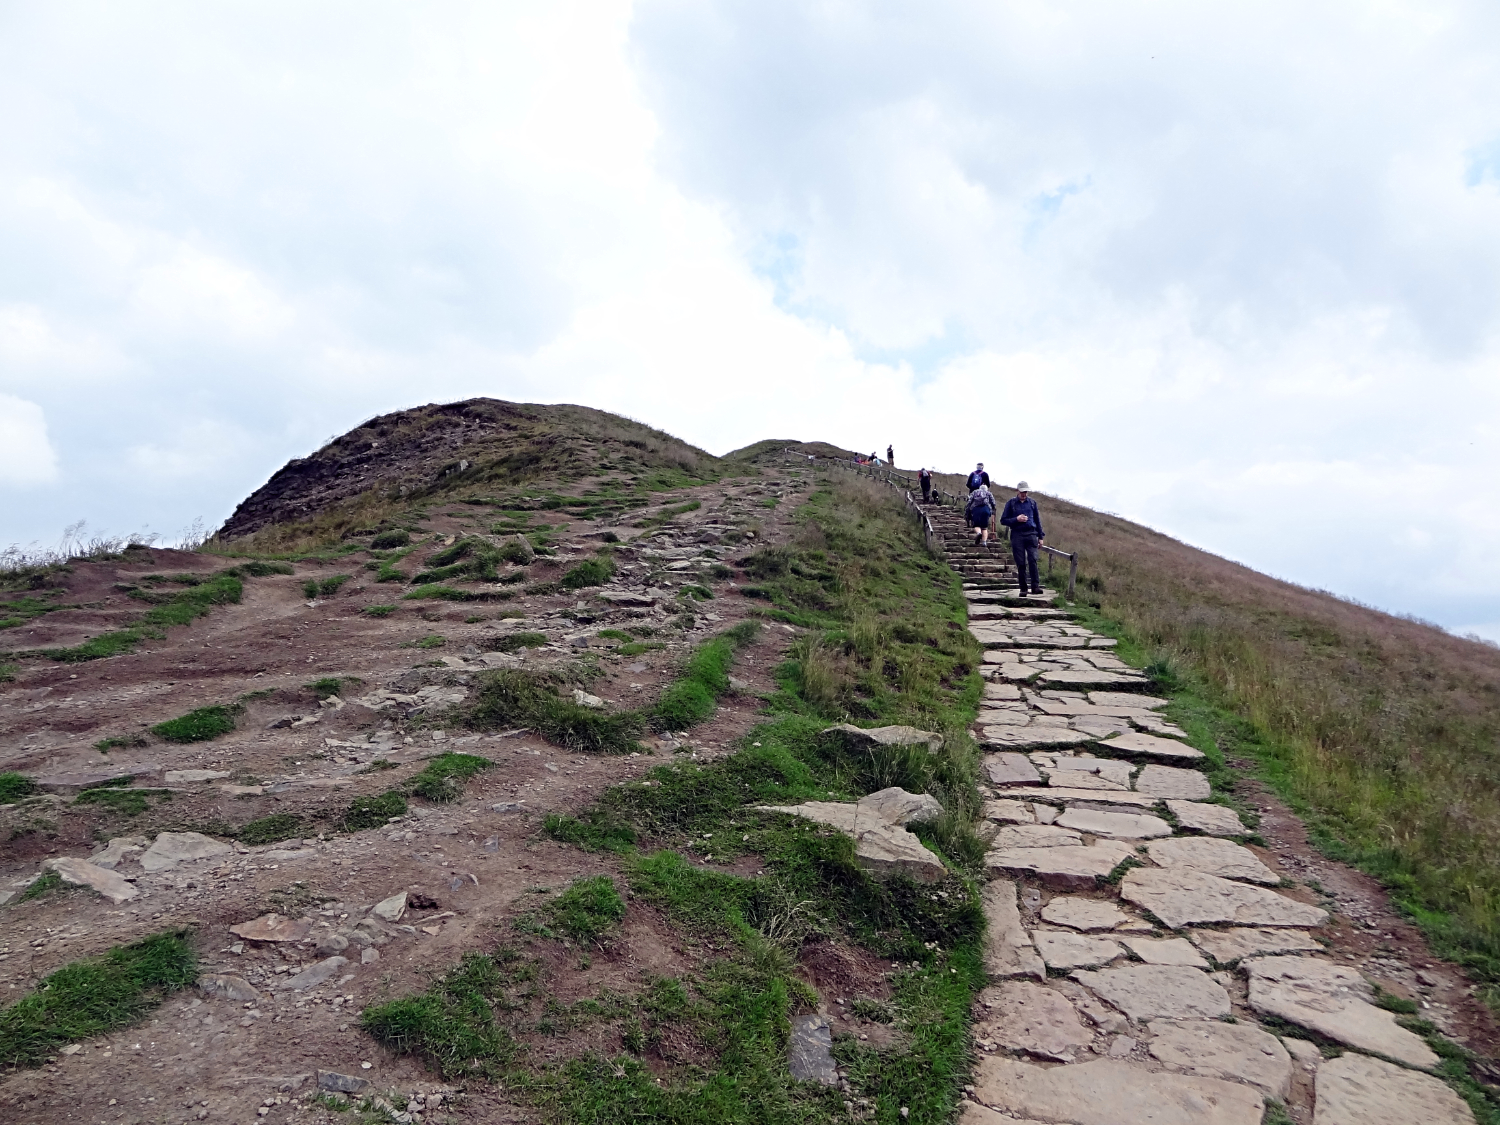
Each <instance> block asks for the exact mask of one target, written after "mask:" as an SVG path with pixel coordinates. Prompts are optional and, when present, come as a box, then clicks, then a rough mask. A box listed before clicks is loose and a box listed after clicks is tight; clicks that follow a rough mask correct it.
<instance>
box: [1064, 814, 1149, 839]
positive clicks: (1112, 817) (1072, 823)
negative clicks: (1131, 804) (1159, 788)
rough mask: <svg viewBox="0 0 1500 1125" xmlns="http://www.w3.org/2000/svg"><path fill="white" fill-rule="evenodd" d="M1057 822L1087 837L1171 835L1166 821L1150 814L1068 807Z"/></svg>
mask: <svg viewBox="0 0 1500 1125" xmlns="http://www.w3.org/2000/svg"><path fill="white" fill-rule="evenodd" d="M1057 823H1058V824H1060V825H1061V826H1062V827H1064V828H1072V829H1074V830H1075V831H1078V832H1087V833H1088V834H1089V835H1090V836H1111V837H1114V838H1116V839H1120V840H1146V839H1150V838H1152V837H1155V836H1170V835H1171V834H1172V826H1171V825H1170V824H1168V823H1167V822H1166V821H1165V820H1163V819H1162V818H1161V817H1159V816H1152V815H1151V814H1150V813H1115V812H1095V811H1094V810H1092V809H1080V808H1070V809H1069V810H1068V811H1067V812H1065V813H1063V814H1062V816H1060V817H1058V818H1057Z"/></svg>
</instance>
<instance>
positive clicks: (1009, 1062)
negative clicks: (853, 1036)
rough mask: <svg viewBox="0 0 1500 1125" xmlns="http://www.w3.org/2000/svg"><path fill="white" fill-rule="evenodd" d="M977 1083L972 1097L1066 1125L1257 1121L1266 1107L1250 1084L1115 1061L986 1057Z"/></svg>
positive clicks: (1246, 1124) (1253, 1124)
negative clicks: (1056, 1062) (1057, 1062)
mask: <svg viewBox="0 0 1500 1125" xmlns="http://www.w3.org/2000/svg"><path fill="white" fill-rule="evenodd" d="M974 1084H975V1089H974V1097H975V1098H976V1099H977V1100H978V1101H980V1102H982V1103H983V1104H985V1105H987V1106H989V1107H991V1108H993V1109H995V1110H997V1111H999V1112H1001V1113H1007V1114H1011V1115H1012V1116H1013V1117H1017V1118H1021V1119H1024V1120H1039V1121H1047V1122H1066V1123H1067V1125H1147V1123H1149V1125H1260V1119H1261V1114H1262V1112H1263V1110H1264V1102H1263V1101H1262V1099H1261V1096H1260V1094H1259V1093H1257V1092H1256V1091H1254V1090H1252V1089H1251V1088H1250V1087H1248V1086H1241V1085H1239V1084H1237V1083H1234V1082H1224V1081H1222V1080H1220V1079H1217V1078H1199V1077H1197V1076H1195V1075H1188V1074H1175V1073H1173V1072H1171V1071H1158V1072H1154V1073H1153V1072H1151V1071H1148V1070H1143V1069H1141V1068H1140V1067H1137V1066H1132V1065H1131V1064H1130V1063H1128V1062H1122V1061H1120V1060H1117V1059H1096V1060H1094V1061H1093V1062H1086V1063H1077V1064H1074V1065H1072V1066H1055V1067H1050V1068H1044V1067H1040V1066H1033V1065H1031V1064H1029V1063H1023V1062H1017V1061H1016V1060H1014V1059H1008V1058H1002V1057H1000V1056H997V1055H990V1056H988V1057H986V1058H982V1059H980V1060H979V1065H978V1066H977V1067H976V1068H975V1074H974ZM1002 1120H1003V1119H1002Z"/></svg>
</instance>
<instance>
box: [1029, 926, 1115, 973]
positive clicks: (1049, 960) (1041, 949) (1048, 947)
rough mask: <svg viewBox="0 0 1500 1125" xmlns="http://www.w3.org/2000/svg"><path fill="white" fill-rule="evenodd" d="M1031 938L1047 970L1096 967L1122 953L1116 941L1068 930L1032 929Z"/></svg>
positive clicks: (1113, 959)
mask: <svg viewBox="0 0 1500 1125" xmlns="http://www.w3.org/2000/svg"><path fill="white" fill-rule="evenodd" d="M1031 940H1032V942H1033V943H1034V944H1035V945H1036V951H1037V952H1038V953H1040V954H1041V955H1042V961H1043V962H1045V964H1046V966H1047V968H1049V969H1064V970H1066V969H1095V968H1098V967H1099V966H1100V965H1108V964H1109V963H1110V962H1111V961H1118V960H1119V959H1120V958H1121V957H1124V956H1125V950H1124V949H1122V948H1121V947H1120V943H1119V942H1117V941H1112V940H1111V939H1109V938H1100V937H1086V936H1085V935H1083V934H1075V933H1073V932H1071V931H1069V930H1032V931H1031Z"/></svg>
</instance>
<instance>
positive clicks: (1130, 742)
mask: <svg viewBox="0 0 1500 1125" xmlns="http://www.w3.org/2000/svg"><path fill="white" fill-rule="evenodd" d="M1099 746H1100V748H1101V749H1104V750H1109V751H1111V752H1114V751H1120V752H1123V753H1126V754H1144V755H1145V756H1146V757H1148V758H1168V759H1173V760H1178V761H1185V762H1186V761H1197V760H1198V759H1200V758H1202V757H1203V751H1202V750H1199V749H1196V748H1195V747H1192V746H1189V745H1188V744H1187V743H1186V742H1178V741H1177V740H1176V739H1175V738H1157V737H1156V735H1154V734H1121V735H1116V736H1115V737H1114V738H1111V739H1109V740H1108V741H1106V742H1101V743H1100V744H1099Z"/></svg>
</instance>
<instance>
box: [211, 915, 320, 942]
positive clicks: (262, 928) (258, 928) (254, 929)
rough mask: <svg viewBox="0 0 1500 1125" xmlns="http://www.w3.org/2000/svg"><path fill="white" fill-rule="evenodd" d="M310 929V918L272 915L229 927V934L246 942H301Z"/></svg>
mask: <svg viewBox="0 0 1500 1125" xmlns="http://www.w3.org/2000/svg"><path fill="white" fill-rule="evenodd" d="M312 928H313V920H312V919H311V918H285V917H283V916H282V915H280V914H275V913H272V914H262V915H261V916H260V917H259V918H252V919H251V920H250V921H248V922H241V923H240V924H239V925H238V926H230V927H229V932H230V933H232V934H233V935H234V936H235V937H241V938H244V939H245V940H247V941H301V940H302V939H303V938H305V937H306V936H307V935H308V934H310V933H312Z"/></svg>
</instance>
